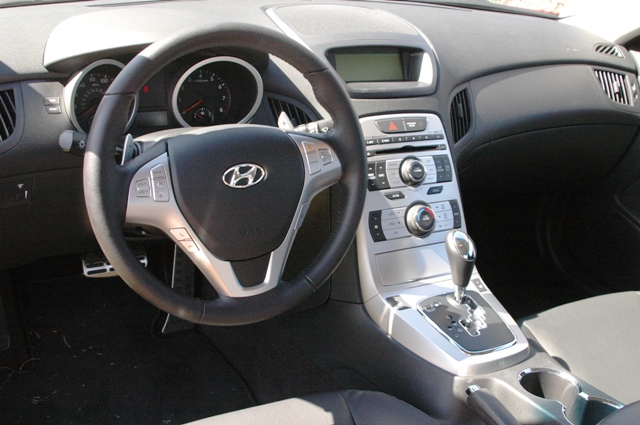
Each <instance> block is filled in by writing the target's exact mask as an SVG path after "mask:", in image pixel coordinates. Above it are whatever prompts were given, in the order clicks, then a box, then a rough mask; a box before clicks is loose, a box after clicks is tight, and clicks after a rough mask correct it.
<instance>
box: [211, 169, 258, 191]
mask: <svg viewBox="0 0 640 425" xmlns="http://www.w3.org/2000/svg"><path fill="white" fill-rule="evenodd" d="M266 176H267V172H266V171H265V170H264V168H262V167H261V166H259V165H256V164H238V165H234V166H233V167H231V168H229V169H228V170H227V171H225V173H224V174H223V175H222V181H223V182H224V184H226V185H227V186H229V187H232V188H234V189H245V188H247V187H251V186H255V185H257V184H258V183H260V182H261V181H262V180H264V178H265V177H266Z"/></svg>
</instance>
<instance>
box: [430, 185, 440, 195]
mask: <svg viewBox="0 0 640 425" xmlns="http://www.w3.org/2000/svg"><path fill="white" fill-rule="evenodd" d="M439 193H442V186H433V187H430V188H429V190H428V191H427V195H437V194H439Z"/></svg>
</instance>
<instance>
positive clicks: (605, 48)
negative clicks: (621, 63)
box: [594, 43, 624, 58]
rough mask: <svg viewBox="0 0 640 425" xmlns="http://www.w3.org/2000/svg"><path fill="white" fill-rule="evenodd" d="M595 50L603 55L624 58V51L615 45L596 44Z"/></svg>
mask: <svg viewBox="0 0 640 425" xmlns="http://www.w3.org/2000/svg"><path fill="white" fill-rule="evenodd" d="M594 50H595V51H596V52H598V53H602V54H603V55H609V56H616V57H619V58H623V57H624V55H623V54H622V50H620V48H619V47H618V46H616V45H615V44H608V43H601V44H596V45H595V47H594Z"/></svg>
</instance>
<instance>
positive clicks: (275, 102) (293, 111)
mask: <svg viewBox="0 0 640 425" xmlns="http://www.w3.org/2000/svg"><path fill="white" fill-rule="evenodd" d="M269 106H270V107H271V112H272V113H273V118H274V119H275V120H276V122H278V117H279V116H280V113H281V112H285V113H286V114H287V116H288V117H289V119H290V120H291V123H292V124H293V126H294V127H297V126H299V125H302V124H309V123H310V122H311V121H312V119H311V118H310V117H309V115H307V114H306V113H305V112H304V111H303V110H302V109H301V108H299V107H297V106H295V105H293V104H291V103H289V102H285V101H283V100H279V99H274V98H272V97H270V98H269Z"/></svg>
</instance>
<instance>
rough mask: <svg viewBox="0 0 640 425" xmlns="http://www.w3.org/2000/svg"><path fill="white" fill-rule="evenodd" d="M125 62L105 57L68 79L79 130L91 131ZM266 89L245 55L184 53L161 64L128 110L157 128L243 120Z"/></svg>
mask: <svg viewBox="0 0 640 425" xmlns="http://www.w3.org/2000/svg"><path fill="white" fill-rule="evenodd" d="M200 59H201V58H200ZM124 67H125V64H124V63H123V62H120V61H117V60H114V59H102V60H99V61H96V62H93V63H91V64H90V65H88V66H86V67H85V68H83V69H82V70H79V71H78V72H76V73H75V74H74V75H73V76H72V78H71V79H70V80H69V82H68V83H67V85H66V86H65V89H64V100H65V106H66V110H67V114H68V115H69V119H70V120H71V122H72V123H73V125H74V127H75V128H76V129H77V130H78V131H80V132H84V133H88V132H89V131H90V129H91V124H92V122H93V118H94V116H95V113H96V110H97V109H98V105H99V104H100V101H101V100H102V98H103V97H104V95H105V93H106V92H107V89H108V88H109V86H110V85H111V83H113V81H114V80H115V79H116V78H117V76H118V74H119V73H120V72H121V71H122V69H123V68H124ZM262 94H263V83H262V78H261V77H260V73H259V72H258V71H257V70H256V68H255V67H254V66H253V65H251V64H250V63H249V62H247V61H245V60H243V59H239V58H236V57H232V56H216V57H209V58H206V59H204V60H195V59H194V58H188V59H183V60H181V61H179V62H177V63H173V64H171V65H169V66H167V67H166V68H165V69H162V70H159V71H158V73H157V74H156V75H155V76H154V77H152V78H151V80H149V81H148V82H147V83H146V84H145V85H144V86H143V87H142V88H141V90H140V91H139V93H138V95H137V97H136V101H135V102H134V104H133V105H132V107H131V110H130V111H129V114H130V119H129V126H132V125H133V126H135V127H136V128H137V129H138V130H143V129H145V128H147V129H149V130H150V131H155V130H157V129H163V128H172V127H179V126H182V127H206V126H213V125H220V124H235V123H244V122H247V121H249V120H250V119H251V117H252V116H253V115H254V114H255V112H256V111H257V109H258V107H259V106H260V102H261V100H262Z"/></svg>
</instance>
